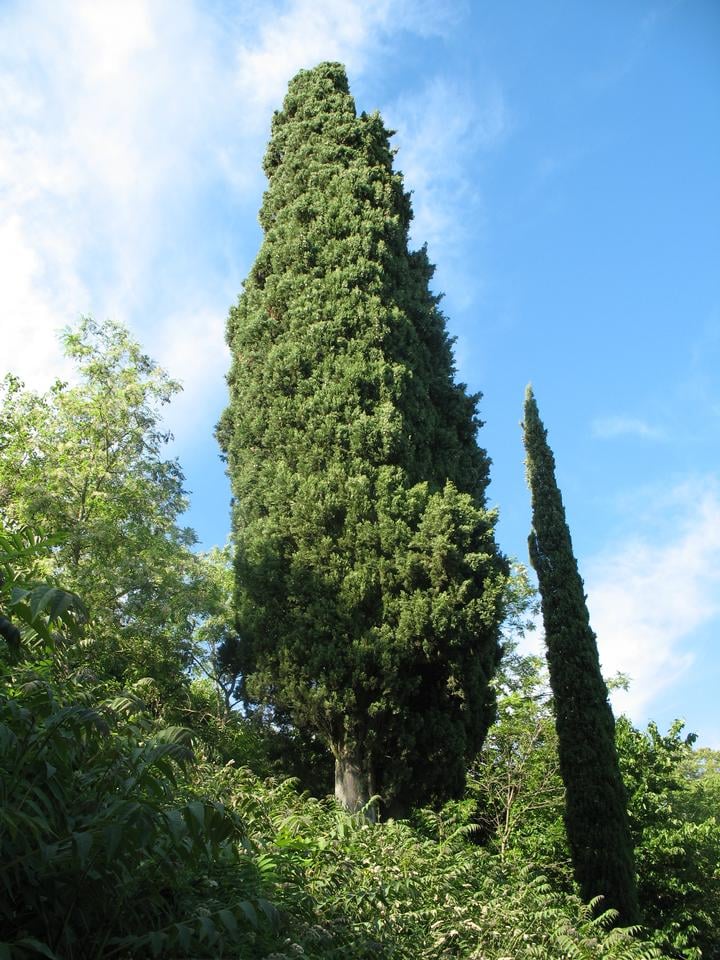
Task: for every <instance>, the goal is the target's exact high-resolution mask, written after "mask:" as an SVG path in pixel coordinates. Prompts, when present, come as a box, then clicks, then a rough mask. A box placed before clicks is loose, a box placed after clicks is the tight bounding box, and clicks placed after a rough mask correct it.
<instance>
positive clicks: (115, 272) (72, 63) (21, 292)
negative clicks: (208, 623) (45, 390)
mask: <svg viewBox="0 0 720 960" xmlns="http://www.w3.org/2000/svg"><path fill="white" fill-rule="evenodd" d="M444 10H445V5H443V4H441V5H440V6H439V7H437V5H432V4H430V3H421V4H419V5H418V4H413V3H410V2H409V0H408V2H405V0H403V2H402V3H397V2H391V0H370V2H369V3H363V4H361V3H360V2H359V0H291V2H287V3H282V4H279V3H263V4H261V3H259V2H258V3H247V4H243V5H241V6H240V7H237V8H233V6H232V5H229V6H228V7H227V8H224V9H221V8H219V7H212V8H211V7H210V6H209V5H205V4H203V3H202V2H201V0H103V2H102V3H98V2H97V0H28V2H25V3H23V4H13V5H11V6H8V7H5V8H2V9H1V10H0V102H2V103H3V112H2V115H0V182H1V183H2V184H3V190H2V193H1V194H0V205H1V209H0V214H1V216H0V223H1V224H2V229H1V230H0V251H1V252H2V259H1V260H0V269H1V270H2V277H1V280H2V283H0V318H2V326H3V333H4V336H5V337H6V339H5V344H6V345H7V349H6V350H5V351H3V356H2V358H1V359H0V365H1V366H2V369H0V374H2V373H4V372H5V370H6V369H11V370H12V371H13V372H15V373H18V374H19V375H20V376H22V377H23V378H25V379H26V380H27V382H28V383H29V384H31V385H33V386H36V387H38V388H40V387H43V386H46V385H47V384H48V383H49V382H50V381H51V380H52V379H53V377H54V376H55V374H56V373H57V372H58V371H60V370H61V367H62V361H61V356H60V351H59V347H58V346H57V338H56V331H57V330H58V329H59V328H62V327H63V326H65V325H67V324H68V323H70V322H72V321H73V320H75V319H76V318H77V317H78V316H79V315H80V314H83V313H92V314H93V315H95V316H96V317H98V319H102V318H104V317H106V316H112V317H113V318H115V319H118V320H122V321H124V322H126V323H128V324H129V325H130V326H131V327H133V328H134V329H135V331H136V333H137V334H138V335H139V336H140V338H141V339H142V340H143V342H152V341H153V340H162V338H163V331H165V335H166V336H172V339H173V349H172V350H171V351H170V352H168V353H167V356H168V358H169V359H168V361H167V362H168V364H169V365H170V367H171V369H170V372H171V373H177V374H178V375H182V374H183V372H184V373H185V374H186V379H188V387H187V394H188V395H191V394H192V393H196V394H197V395H199V393H200V392H201V385H200V380H201V371H203V370H204V371H206V372H207V376H208V378H214V377H215V376H216V373H217V365H218V364H217V363H215V362H210V361H209V359H208V358H207V353H206V352H204V351H201V353H202V356H203V358H204V359H203V360H202V362H201V363H200V364H198V365H192V364H190V365H189V364H188V363H187V362H186V360H185V358H187V357H189V356H195V357H197V355H198V339H197V337H196V335H195V333H194V330H195V327H194V325H193V322H188V323H184V324H177V323H174V322H173V318H177V316H179V315H184V316H186V317H188V316H190V314H191V311H190V310H189V309H188V308H187V306H186V304H187V303H192V304H194V306H195V315H196V316H197V317H201V318H205V320H207V318H209V317H212V318H213V319H212V321H211V322H210V321H208V323H209V325H210V327H211V328H212V329H215V327H216V326H217V325H218V324H220V325H221V324H222V322H223V320H224V316H225V313H226V310H227V305H228V304H229V302H230V300H231V298H232V296H233V295H234V294H235V293H236V290H234V289H233V290H231V291H230V290H218V288H217V287H218V285H217V282H216V278H213V280H212V281H210V282H211V283H214V289H208V285H209V284H208V277H207V274H206V273H204V272H203V268H202V266H198V267H197V268H196V269H187V265H188V263H200V261H202V255H203V253H204V254H205V262H208V261H209V260H210V259H211V258H212V254H210V253H209V252H208V251H209V250H210V249H211V248H210V247H209V246H208V237H207V235H206V233H207V224H206V223H204V222H203V224H202V225H198V224H197V223H195V222H194V221H193V217H194V216H196V215H197V209H200V208H202V207H203V202H204V196H205V194H203V190H208V189H212V188H214V187H216V186H217V185H218V184H221V185H222V188H223V189H226V190H227V192H228V197H229V198H232V196H233V193H235V195H237V194H238V193H250V194H251V195H252V196H253V198H254V197H255V196H256V195H259V192H260V189H261V184H262V174H261V171H260V158H261V155H262V150H263V147H264V141H265V138H266V134H267V128H268V126H269V120H270V114H271V111H272V109H273V108H275V107H278V106H280V104H281V101H282V96H283V93H284V90H285V86H286V84H287V81H288V80H289V78H290V77H291V76H292V74H293V73H294V72H295V71H296V70H297V69H298V68H299V67H302V66H312V65H314V63H316V62H317V61H318V60H321V59H332V58H337V59H339V60H342V61H343V62H345V63H347V64H348V67H349V70H350V72H351V74H352V73H353V72H361V71H362V70H363V69H364V68H365V66H366V64H367V63H368V62H369V58H370V56H371V54H377V53H378V51H379V50H380V49H381V48H382V45H383V44H384V43H385V41H386V38H387V37H388V36H389V35H390V34H391V33H393V32H395V31H398V30H403V29H405V30H413V31H415V32H420V33H431V32H434V31H438V30H440V29H442V24H441V20H442V17H441V14H442V13H443V12H444ZM194 207H195V208H196V209H194ZM207 212H208V211H207V210H205V209H203V214H206V213H207ZM226 244H227V241H226V239H225V238H224V237H223V238H217V243H216V247H215V248H213V249H221V250H222V249H223V248H224V247H225V246H226ZM196 251H197V254H198V255H197V256H195V253H196ZM174 258H176V259H174ZM235 279H236V278H235V277H233V278H232V280H233V281H234V280H235ZM220 304H222V306H221V307H220V306H219V305H220ZM158 306H159V309H158ZM218 310H219V314H220V319H219V320H218V319H217V315H216V314H217V311H218ZM206 326H207V324H206ZM211 342H212V343H213V344H215V346H218V342H219V338H218V337H213V338H212V340H211ZM208 349H209V348H208ZM218 349H222V353H221V354H220V356H221V357H222V358H223V360H222V362H225V359H224V358H225V354H224V348H221V347H219V346H218ZM164 356H165V352H164V353H163V359H164ZM174 362H178V363H179V365H180V367H182V370H180V371H177V370H173V369H172V366H171V365H172V363H174ZM218 362H219V361H218ZM188 371H190V372H189V373H188ZM191 383H192V384H194V385H195V387H191Z"/></svg>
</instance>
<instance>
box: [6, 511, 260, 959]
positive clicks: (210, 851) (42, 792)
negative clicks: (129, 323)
mask: <svg viewBox="0 0 720 960" xmlns="http://www.w3.org/2000/svg"><path fill="white" fill-rule="evenodd" d="M42 546H43V545H42V542H41V541H39V539H38V538H37V537H36V536H34V535H32V534H30V533H29V532H27V531H23V532H22V533H18V534H7V533H5V532H4V531H2V530H1V529H0V551H1V552H0V567H2V569H3V572H4V573H5V574H6V575H5V576H4V577H3V582H2V586H1V588H0V609H8V608H9V609H12V610H17V609H18V608H19V607H20V606H22V605H24V604H27V609H26V610H25V611H24V617H23V630H22V636H21V651H20V656H19V657H18V656H17V655H13V656H12V657H11V658H9V659H10V660H11V661H12V662H7V661H8V658H7V657H3V656H0V889H1V890H2V896H0V956H2V957H10V956H11V957H13V958H22V957H35V956H46V957H50V958H51V960H52V958H56V960H60V958H62V960H85V958H88V960H89V958H97V957H113V956H116V957H127V956H149V955H152V956H159V955H165V956H172V957H178V956H202V955H207V954H208V953H212V954H213V955H218V956H219V955H220V954H221V953H222V951H223V948H224V945H226V944H227V943H228V942H232V944H233V948H234V949H235V950H237V951H240V952H241V953H242V955H243V956H263V955H264V954H265V953H266V949H265V947H266V946H267V945H268V944H269V943H273V942H276V939H277V936H276V934H275V933H274V932H273V926H276V923H275V921H276V913H275V911H274V908H272V907H271V906H270V904H269V903H268V902H267V901H266V899H265V898H264V897H263V894H264V893H265V890H266V883H265V881H264V879H263V875H262V870H261V869H260V865H259V863H258V861H257V859H256V857H255V855H254V852H253V851H252V850H251V849H250V847H249V846H248V845H247V843H246V835H245V831H244V828H243V824H242V823H241V821H240V819H239V817H238V816H237V815H235V814H233V813H231V812H230V811H229V810H228V809H227V808H226V807H224V806H223V805H222V804H221V803H220V802H219V801H217V800H211V799H208V797H207V795H206V794H205V795H201V796H194V795H193V791H192V790H191V789H188V787H187V786H186V785H185V784H186V783H187V781H188V777H189V775H190V774H191V771H192V763H193V752H192V749H191V732H190V730H188V729H186V728H182V727H177V726H174V727H162V726H161V725H159V724H158V723H157V722H156V721H154V720H153V719H152V718H151V717H150V716H149V715H148V713H147V711H146V710H145V708H144V705H143V703H142V701H141V700H140V699H139V698H138V697H136V696H133V695H122V696H115V697H106V696H103V695H102V694H101V693H98V692H96V691H95V690H94V689H93V685H91V684H88V682H87V681H83V680H81V679H79V678H78V677H76V676H73V675H72V673H71V672H69V671H68V663H67V662H65V660H64V657H63V650H64V649H66V648H67V647H68V641H69V640H70V639H71V638H72V639H73V640H75V641H76V642H77V640H78V632H79V631H78V625H77V621H76V620H75V619H74V618H73V617H72V615H71V614H72V612H73V611H77V610H78V609H79V607H78V602H77V598H75V597H74V595H73V594H69V593H67V592H65V591H62V590H60V589H58V588H56V587H53V586H50V585H47V584H45V585H42V584H37V583H35V584H31V583H28V582H27V581H26V579H25V576H24V575H23V574H22V569H23V567H25V568H26V569H27V564H28V561H31V560H32V557H33V555H34V554H36V553H37V552H38V549H39V548H41V547H42ZM8 574H10V575H8ZM13 584H14V586H13ZM20 595H22V596H20ZM18 596H20V599H18V600H17V601H16V600H15V598H17V597H18ZM28 598H29V599H28ZM0 653H2V651H0ZM3 661H5V662H3ZM58 678H61V679H60V680H59V679H58ZM264 945H265V946H264Z"/></svg>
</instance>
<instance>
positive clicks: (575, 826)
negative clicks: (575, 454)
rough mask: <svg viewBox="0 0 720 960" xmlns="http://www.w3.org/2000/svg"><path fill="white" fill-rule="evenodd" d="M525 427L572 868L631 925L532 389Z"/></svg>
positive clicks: (606, 748) (619, 788)
mask: <svg viewBox="0 0 720 960" xmlns="http://www.w3.org/2000/svg"><path fill="white" fill-rule="evenodd" d="M523 429H524V435H525V449H526V452H527V460H526V463H527V473H528V482H529V485H530V491H531V495H532V532H531V534H530V538H529V547H530V560H531V562H532V565H533V567H534V568H535V571H536V573H537V576H538V581H539V585H540V596H541V599H542V615H543V623H544V626H545V642H546V648H547V660H548V666H549V670H550V684H551V687H552V691H553V697H554V702H555V722H556V727H557V734H558V750H559V758H560V772H561V775H562V779H563V782H564V784H565V790H566V810H565V824H566V829H567V835H568V841H569V843H570V849H571V853H572V859H573V866H574V869H575V875H576V877H577V880H578V883H579V884H580V889H581V891H582V894H583V896H584V897H585V898H586V899H589V898H590V897H593V896H596V895H597V894H602V895H603V896H604V897H605V902H606V903H607V904H608V905H610V906H613V907H615V908H616V909H617V910H619V912H620V915H621V917H622V918H623V919H624V920H625V921H626V922H628V923H632V922H635V920H636V919H637V917H638V902H637V890H636V882H635V868H634V863H633V848H632V840H631V837H630V831H629V827H628V820H627V809H626V806H627V799H626V794H625V789H624V786H623V782H622V778H621V775H620V769H619V767H618V760H617V753H616V748H615V722H614V719H613V715H612V710H611V708H610V704H609V702H608V692H607V687H606V686H605V681H604V680H603V677H602V674H601V672H600V663H599V659H598V651H597V644H596V641H595V634H594V633H593V632H592V630H591V628H590V621H589V617H588V611H587V605H586V602H585V593H584V590H583V582H582V580H581V578H580V575H579V573H578V569H577V563H576V560H575V556H574V554H573V549H572V541H571V539H570V531H569V529H568V526H567V523H566V521H565V509H564V507H563V502H562V497H561V494H560V490H559V489H558V486H557V483H556V480H555V460H554V457H553V454H552V451H551V449H550V447H549V446H548V443H547V435H546V430H545V428H544V427H543V424H542V421H541V420H540V416H539V414H538V409H537V404H536V403H535V398H534V396H533V393H532V390H531V389H530V388H529V387H528V390H527V395H526V399H525V419H524V423H523Z"/></svg>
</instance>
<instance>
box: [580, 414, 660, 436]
mask: <svg viewBox="0 0 720 960" xmlns="http://www.w3.org/2000/svg"><path fill="white" fill-rule="evenodd" d="M592 432H593V435H594V436H596V437H599V438H600V439H602V440H614V439H616V438H617V437H639V438H641V439H642V440H662V439H664V433H663V431H662V430H661V429H660V428H659V427H654V426H652V425H651V424H649V423H648V422H647V421H646V420H643V419H641V418H640V417H628V416H616V417H599V418H597V419H596V420H593V422H592Z"/></svg>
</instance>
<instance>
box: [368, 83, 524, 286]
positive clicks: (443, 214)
mask: <svg viewBox="0 0 720 960" xmlns="http://www.w3.org/2000/svg"><path fill="white" fill-rule="evenodd" d="M383 115H384V117H385V118H386V122H387V123H388V125H389V126H390V127H392V128H393V129H395V130H397V131H398V132H397V135H396V137H395V139H394V144H395V146H396V147H397V148H398V156H397V161H396V162H397V166H398V168H399V169H400V170H402V172H403V175H404V178H405V185H406V187H407V188H408V189H410V190H411V191H412V192H413V210H414V214H415V219H414V222H413V226H412V237H413V240H414V242H415V243H416V244H417V245H420V244H422V243H427V244H428V247H429V251H430V257H431V259H433V260H437V259H442V261H443V265H444V272H445V273H446V274H451V275H452V284H451V286H452V288H453V290H454V291H455V296H456V298H458V299H461V300H462V299H466V300H467V299H469V298H470V297H471V296H472V295H473V294H475V293H476V292H477V289H478V284H481V283H482V272H480V273H478V269H477V267H478V265H477V263H473V264H472V265H471V267H470V269H468V264H467V263H462V264H460V263H459V262H458V258H459V255H460V251H461V250H462V249H463V247H464V245H465V242H466V240H467V236H468V234H469V232H470V230H471V229H472V230H473V231H476V230H477V226H478V221H482V219H483V216H484V211H483V197H482V193H481V191H480V190H479V188H478V179H477V177H474V178H471V177H470V174H469V171H470V170H473V169H475V170H477V165H478V163H479V159H480V156H481V154H482V153H483V152H484V151H489V150H491V149H493V148H494V147H496V146H497V145H498V144H499V143H500V142H502V140H503V139H504V138H505V137H506V136H507V135H508V132H509V130H510V128H511V122H510V116H509V111H508V107H507V103H506V100H505V97H504V95H503V92H502V89H501V87H500V86H499V85H498V84H490V85H488V86H487V88H486V89H485V91H484V95H483V96H482V97H478V95H477V92H476V91H471V90H470V89H469V88H466V87H463V86H462V85H460V84H458V83H455V82H451V81H449V80H447V79H445V78H443V77H435V78H433V79H432V80H430V81H429V82H428V83H427V85H426V86H425V87H424V88H423V89H422V90H420V91H418V92H417V93H416V94H414V95H412V96H405V97H402V98H401V99H399V100H397V101H395V102H394V103H391V104H389V105H387V106H386V107H385V109H384V110H383ZM473 160H474V161H475V163H473ZM464 224H465V225H467V226H463V225H464ZM463 291H464V294H463Z"/></svg>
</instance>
